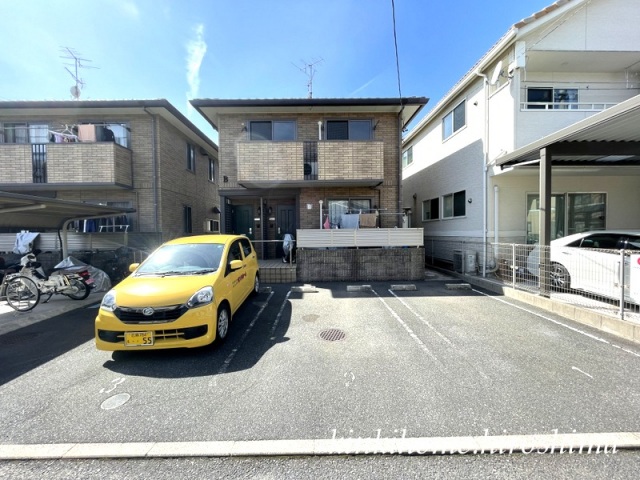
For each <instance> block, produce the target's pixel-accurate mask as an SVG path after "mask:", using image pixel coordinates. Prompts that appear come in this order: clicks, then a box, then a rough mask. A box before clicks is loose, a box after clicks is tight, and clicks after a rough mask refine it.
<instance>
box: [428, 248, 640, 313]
mask: <svg viewBox="0 0 640 480" xmlns="http://www.w3.org/2000/svg"><path fill="white" fill-rule="evenodd" d="M425 262H426V264H427V265H431V266H436V267H441V268H448V269H451V270H453V271H455V272H457V273H460V274H462V275H464V276H480V277H485V278H486V279H487V280H490V281H494V282H496V283H499V284H502V285H504V286H509V287H511V288H515V289H519V290H525V291H528V292H530V293H533V294H537V295H542V296H545V297H549V298H551V299H553V300H556V301H560V302H564V303H569V304H572V305H576V306H579V307H582V308H587V309H590V310H595V311H597V312H598V313H602V314H605V315H611V316H615V317H618V318H622V319H625V320H628V321H632V322H636V323H640V307H639V305H640V251H637V250H605V249H591V248H571V247H556V246H553V247H548V246H547V247H540V246H538V245H524V244H507V243H487V244H485V243H483V242H463V241H447V240H439V239H431V240H426V241H425Z"/></svg>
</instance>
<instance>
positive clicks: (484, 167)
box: [475, 70, 489, 277]
mask: <svg viewBox="0 0 640 480" xmlns="http://www.w3.org/2000/svg"><path fill="white" fill-rule="evenodd" d="M475 74H476V75H477V76H479V77H482V78H483V79H484V82H483V88H484V133H483V137H484V138H483V139H482V150H483V160H482V243H483V245H484V256H483V261H482V276H483V277H486V276H487V195H488V194H487V170H488V164H489V78H488V77H487V76H486V75H485V74H484V73H481V72H480V70H476V71H475Z"/></svg>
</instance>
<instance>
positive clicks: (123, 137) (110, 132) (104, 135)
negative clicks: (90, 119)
mask: <svg viewBox="0 0 640 480" xmlns="http://www.w3.org/2000/svg"><path fill="white" fill-rule="evenodd" d="M130 130H131V129H130V128H129V127H128V125H127V124H126V123H104V124H96V140H98V141H101V142H115V143H117V144H118V145H121V146H123V147H125V148H129V132H130Z"/></svg>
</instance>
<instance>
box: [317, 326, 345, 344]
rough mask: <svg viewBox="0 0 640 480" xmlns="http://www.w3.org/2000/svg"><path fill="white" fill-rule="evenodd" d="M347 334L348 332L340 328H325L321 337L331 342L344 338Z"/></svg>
mask: <svg viewBox="0 0 640 480" xmlns="http://www.w3.org/2000/svg"><path fill="white" fill-rule="evenodd" d="M345 335H346V334H345V333H344V332H343V331H342V330H340V329H339V328H330V329H329V330H323V331H321V332H320V338H321V339H323V340H327V341H329V342H335V341H337V340H342V339H343V338H344V337H345Z"/></svg>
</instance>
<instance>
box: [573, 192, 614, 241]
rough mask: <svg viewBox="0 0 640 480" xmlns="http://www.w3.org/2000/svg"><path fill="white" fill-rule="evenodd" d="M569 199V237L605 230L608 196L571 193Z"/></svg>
mask: <svg viewBox="0 0 640 480" xmlns="http://www.w3.org/2000/svg"><path fill="white" fill-rule="evenodd" d="M567 197H568V198H567V235H571V234H573V233H581V232H587V231H590V230H604V228H605V219H606V205H607V195H606V194H604V193H569V194H568V196H567Z"/></svg>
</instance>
